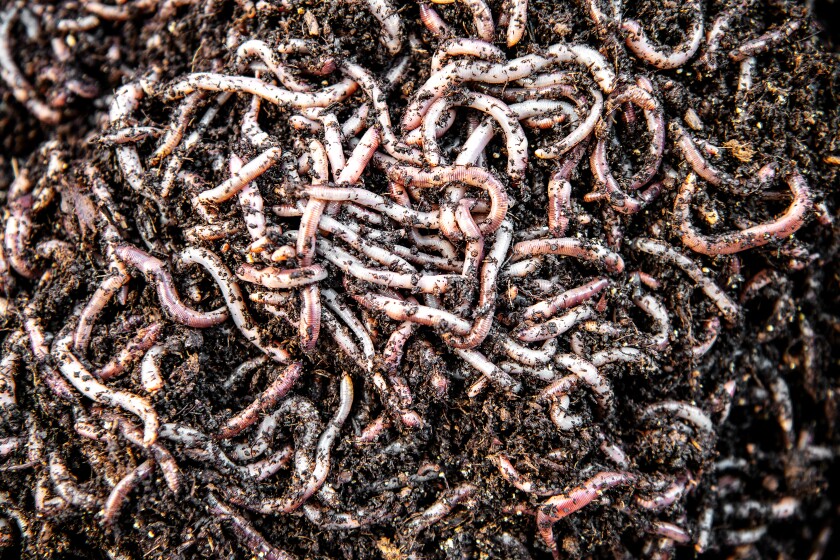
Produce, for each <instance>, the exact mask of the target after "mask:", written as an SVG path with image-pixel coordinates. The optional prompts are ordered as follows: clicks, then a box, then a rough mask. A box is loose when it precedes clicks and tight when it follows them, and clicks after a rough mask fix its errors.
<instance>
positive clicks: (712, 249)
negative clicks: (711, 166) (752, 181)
mask: <svg viewBox="0 0 840 560" xmlns="http://www.w3.org/2000/svg"><path fill="white" fill-rule="evenodd" d="M787 184H788V187H790V191H791V193H792V194H793V202H792V203H791V205H790V206H789V207H788V209H787V210H786V211H785V213H784V214H782V216H780V217H779V218H778V219H777V220H775V221H772V222H768V223H765V224H760V225H757V226H753V227H751V228H748V229H745V230H743V231H739V232H734V233H723V234H718V235H709V236H706V235H703V234H701V233H700V232H699V231H697V230H696V229H695V228H694V226H693V225H692V224H691V218H690V215H689V212H690V207H691V201H692V198H693V197H694V193H695V191H696V188H697V176H696V175H695V174H694V173H689V174H688V176H687V177H686V178H685V181H683V184H682V187H681V188H680V191H679V193H678V194H677V198H676V199H675V201H674V219H675V220H676V221H677V223H678V225H679V231H680V235H681V238H682V241H683V243H685V244H686V246H687V247H689V248H690V249H691V250H693V251H696V252H698V253H702V254H704V255H731V254H733V253H738V252H740V251H746V250H747V249H753V248H755V247H761V246H762V245H766V244H767V243H769V242H770V241H773V240H775V239H785V238H786V237H790V236H791V235H793V234H794V233H795V232H796V231H797V230H799V228H801V227H802V226H803V225H804V224H805V217H806V216H807V214H808V212H810V211H811V209H812V207H813V202H812V200H811V189H810V188H809V187H808V184H807V183H806V182H805V179H804V178H803V177H802V175H800V174H799V172H798V171H794V172H793V173H791V174H790V175H789V176H788V178H787Z"/></svg>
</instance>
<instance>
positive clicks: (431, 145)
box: [422, 92, 528, 186]
mask: <svg viewBox="0 0 840 560" xmlns="http://www.w3.org/2000/svg"><path fill="white" fill-rule="evenodd" d="M452 107H470V108H473V109H477V110H479V111H482V112H485V113H488V114H489V115H491V116H492V117H493V118H494V119H496V122H498V123H499V126H500V127H501V128H502V131H503V132H504V134H505V139H506V146H507V152H508V174H509V175H510V178H511V184H512V185H513V186H516V185H519V184H520V183H521V182H522V181H523V180H524V178H525V172H526V170H527V168H528V139H527V138H526V137H525V132H524V131H523V130H522V126H521V125H520V124H519V117H518V115H517V114H516V113H514V112H513V111H512V110H511V109H510V107H508V106H507V105H506V104H505V103H503V102H501V101H499V100H498V99H496V98H494V97H490V96H489V95H483V94H480V93H472V92H463V93H462V94H460V95H458V96H457V97H447V98H441V99H439V100H438V101H436V102H434V103H433V104H432V105H431V106H430V107H429V109H428V111H427V112H426V116H425V117H424V118H423V125H422V127H423V128H422V130H423V154H424V156H425V157H426V161H427V162H428V163H429V164H430V165H432V166H438V165H441V163H442V162H441V153H440V147H439V146H438V143H437V135H436V129H437V126H436V123H437V122H438V119H439V118H440V116H441V115H442V114H443V113H444V112H446V111H448V110H450V109H451V108H452Z"/></svg>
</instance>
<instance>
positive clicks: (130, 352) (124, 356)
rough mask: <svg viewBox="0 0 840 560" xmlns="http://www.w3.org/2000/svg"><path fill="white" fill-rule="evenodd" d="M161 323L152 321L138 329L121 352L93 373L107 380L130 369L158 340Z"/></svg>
mask: <svg viewBox="0 0 840 560" xmlns="http://www.w3.org/2000/svg"><path fill="white" fill-rule="evenodd" d="M160 330H161V325H160V323H157V322H155V323H151V324H150V325H148V326H147V327H144V328H141V329H138V330H137V332H136V333H135V335H134V338H133V339H132V340H130V341H129V342H128V343H127V344H126V345H125V346H124V347H123V348H122V350H120V352H119V353H118V354H117V355H116V356H114V357H113V358H112V359H111V360H110V361H109V362H108V363H107V364H105V365H104V366H102V367H101V368H100V369H98V370H96V371H94V372H93V374H94V375H95V376H96V377H98V378H99V379H101V380H103V381H107V380H108V379H111V378H112V377H115V376H117V375H120V374H121V373H123V372H124V371H125V370H127V369H130V368H131V367H132V366H133V365H134V363H135V362H136V361H137V360H139V359H140V358H141V357H142V356H143V354H144V353H145V352H146V350H148V349H149V348H151V347H152V346H153V345H154V344H155V342H157V339H158V336H160Z"/></svg>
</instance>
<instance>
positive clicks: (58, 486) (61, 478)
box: [49, 453, 100, 511]
mask: <svg viewBox="0 0 840 560" xmlns="http://www.w3.org/2000/svg"><path fill="white" fill-rule="evenodd" d="M49 475H50V480H51V481H52V483H53V487H54V488H55V493H56V494H58V496H59V497H60V498H61V499H63V500H64V501H65V502H67V503H68V504H71V505H73V506H74V507H77V508H79V509H82V510H86V511H95V510H96V509H97V508H98V507H99V504H100V500H99V498H97V497H96V496H95V495H93V494H91V493H90V492H87V491H86V490H84V489H83V488H82V487H81V486H80V485H79V483H78V481H77V480H76V477H75V476H73V473H71V472H70V470H69V469H68V468H67V465H66V464H64V461H63V460H62V459H61V457H59V456H58V453H51V454H50V464H49Z"/></svg>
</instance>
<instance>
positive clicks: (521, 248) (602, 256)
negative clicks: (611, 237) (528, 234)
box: [511, 237, 624, 273]
mask: <svg viewBox="0 0 840 560" xmlns="http://www.w3.org/2000/svg"><path fill="white" fill-rule="evenodd" d="M539 255H563V256H567V257H576V258H579V259H583V260H586V261H590V262H596V263H601V264H602V265H603V266H604V268H606V270H607V271H608V272H613V273H621V272H622V271H623V270H624V259H622V258H621V255H619V254H618V253H614V252H613V251H610V250H609V249H607V248H606V247H604V246H602V245H600V244H598V243H596V242H594V241H586V240H581V239H576V238H573V237H560V238H554V239H535V240H532V241H520V242H519V243H517V244H516V245H514V246H513V251H512V253H511V258H512V259H515V260H518V259H522V258H523V257H533V256H539Z"/></svg>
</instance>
